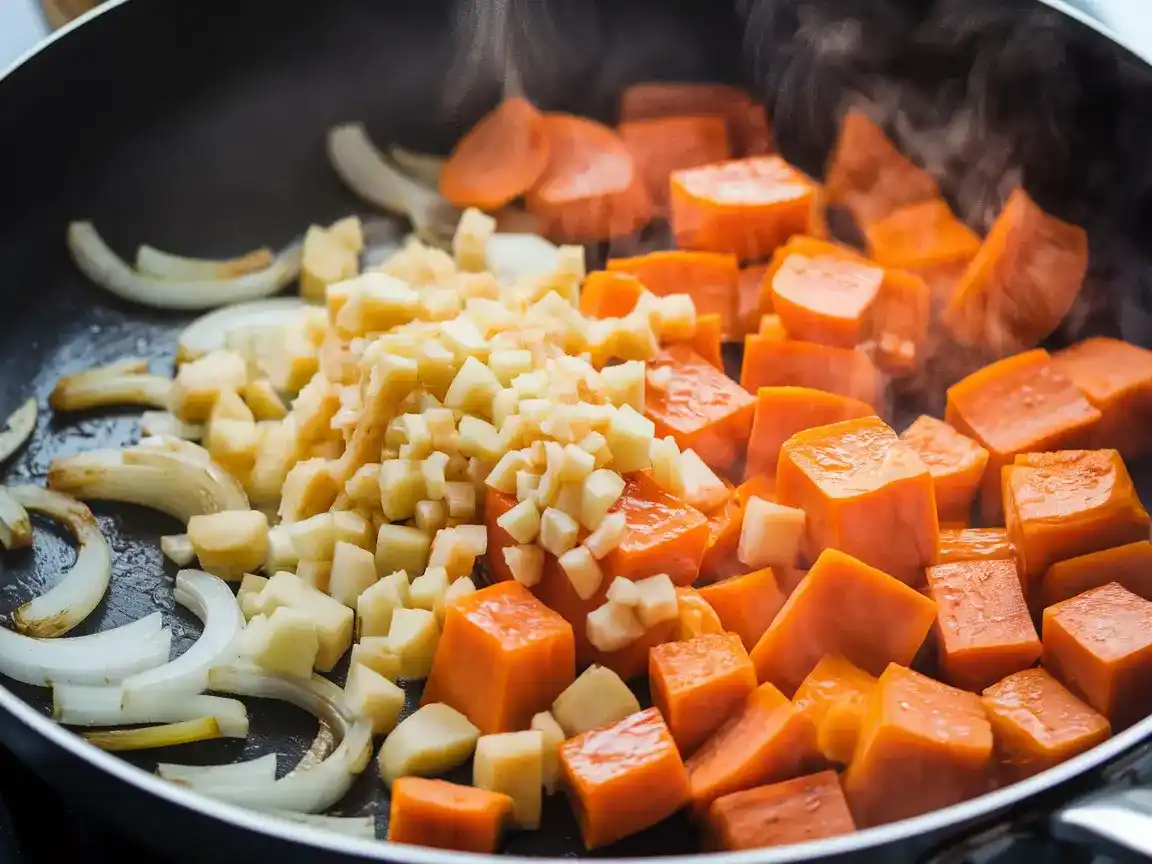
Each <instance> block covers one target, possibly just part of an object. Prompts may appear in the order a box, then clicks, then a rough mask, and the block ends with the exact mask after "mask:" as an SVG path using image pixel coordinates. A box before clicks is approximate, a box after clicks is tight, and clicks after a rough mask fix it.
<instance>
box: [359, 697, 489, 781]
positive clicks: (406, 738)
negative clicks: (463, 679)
mask: <svg viewBox="0 0 1152 864" xmlns="http://www.w3.org/2000/svg"><path fill="white" fill-rule="evenodd" d="M479 738H480V730H479V729H477V728H476V727H475V726H473V725H472V724H471V723H470V722H469V721H468V718H467V717H465V716H464V715H463V714H461V713H460V712H459V711H457V710H456V709H455V708H450V707H448V706H447V705H444V704H442V703H440V702H433V703H432V704H431V705H425V706H424V707H422V708H421V709H420V710H419V711H417V712H416V713H414V714H412V715H411V716H409V717H406V718H405V719H404V720H402V721H400V725H398V726H397V727H396V728H395V729H393V730H392V734H391V735H389V736H388V737H387V738H386V739H385V741H384V744H383V746H382V747H381V748H380V753H379V754H378V755H377V757H376V764H377V767H378V768H379V771H380V779H381V780H383V781H384V783H386V784H388V785H389V786H391V784H392V783H394V782H395V781H396V779H397V778H399V777H432V776H435V775H437V774H444V773H445V772H447V771H451V770H452V769H453V768H455V767H457V766H458V765H462V764H464V762H466V761H467V760H468V757H469V756H471V755H472V751H473V750H475V749H476V741H477V740H478V739H479Z"/></svg>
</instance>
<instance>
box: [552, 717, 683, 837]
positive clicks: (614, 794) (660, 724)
mask: <svg viewBox="0 0 1152 864" xmlns="http://www.w3.org/2000/svg"><path fill="white" fill-rule="evenodd" d="M560 765H561V770H562V771H563V775H564V780H565V785H566V787H567V789H568V795H569V797H570V799H571V801H572V809H573V810H575V811H576V819H577V821H578V822H579V824H580V835H581V837H583V839H584V845H585V846H586V847H587V848H588V849H595V848H596V847H598V846H606V845H607V844H609V843H614V842H615V841H617V840H620V839H622V838H624V837H627V836H629V835H630V834H635V833H636V832H637V831H643V830H644V829H645V828H649V827H651V826H652V825H655V824H656V823H657V822H660V821H662V820H664V819H666V818H667V817H669V816H671V815H672V814H673V813H675V812H676V811H677V810H679V809H680V808H681V807H683V806H684V805H685V804H687V803H688V800H689V799H688V774H687V772H686V771H685V770H684V762H683V761H682V760H681V758H680V753H679V752H678V751H677V750H676V743H675V742H674V741H673V740H672V735H671V733H670V732H669V731H668V727H667V726H666V725H665V724H664V720H663V718H661V716H660V712H659V711H657V710H656V709H655V708H649V709H647V710H645V711H640V712H638V713H636V714H632V715H631V716H628V717H625V718H624V719H623V720H620V721H619V722H617V723H612V724H610V725H608V726H601V727H600V728H599V729H593V730H592V731H591V732H585V733H584V734H583V735H578V736H576V737H575V738H571V739H569V740H568V741H565V742H564V743H563V744H562V745H561V747H560Z"/></svg>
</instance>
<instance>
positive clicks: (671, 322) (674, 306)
mask: <svg viewBox="0 0 1152 864" xmlns="http://www.w3.org/2000/svg"><path fill="white" fill-rule="evenodd" d="M655 319H656V321H655V324H656V331H657V333H658V334H659V336H660V338H661V339H663V340H664V341H666V342H673V341H676V340H685V339H691V338H692V337H693V336H694V335H696V304H695V303H694V302H692V295H691V294H665V295H664V296H663V297H659V298H657V307H656V315H655Z"/></svg>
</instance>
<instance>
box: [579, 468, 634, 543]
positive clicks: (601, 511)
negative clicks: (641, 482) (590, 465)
mask: <svg viewBox="0 0 1152 864" xmlns="http://www.w3.org/2000/svg"><path fill="white" fill-rule="evenodd" d="M623 493H624V478H623V477H621V476H620V475H619V474H617V473H616V472H615V471H609V470H608V469H607V468H597V469H596V470H595V471H593V472H592V473H591V474H589V475H588V478H587V479H586V480H585V481H584V487H583V491H582V493H581V497H580V522H581V523H582V524H583V525H584V527H585V528H587V529H588V530H589V531H595V530H596V529H597V528H599V527H600V523H601V522H603V521H604V517H605V516H607V515H608V511H609V510H611V509H612V507H613V506H614V505H615V504H616V502H617V501H619V500H620V496H621V495H622V494H623Z"/></svg>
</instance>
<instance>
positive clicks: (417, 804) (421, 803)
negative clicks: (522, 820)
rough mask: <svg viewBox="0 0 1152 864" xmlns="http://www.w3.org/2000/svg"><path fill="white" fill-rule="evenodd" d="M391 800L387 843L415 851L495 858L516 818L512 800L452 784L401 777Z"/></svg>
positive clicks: (393, 786)
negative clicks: (427, 849)
mask: <svg viewBox="0 0 1152 864" xmlns="http://www.w3.org/2000/svg"><path fill="white" fill-rule="evenodd" d="M391 798H392V803H391V811H390V815H389V819H388V840H389V841H390V842H392V843H409V844H411V845H413V846H431V847H433V848H435V849H452V850H454V851H457V852H478V853H482V854H491V853H493V852H495V851H496V849H497V847H498V846H499V845H500V838H501V836H502V835H503V833H504V828H505V826H506V824H507V822H508V820H509V818H510V817H511V815H512V799H511V798H509V797H508V796H507V795H503V794H501V793H499V792H489V791H488V790H486V789H474V788H472V787H471V786H460V785H457V784H456V783H449V782H448V781H447V780H426V779H424V778H422V777H401V778H400V779H399V780H397V781H396V782H395V783H393V784H392V793H391Z"/></svg>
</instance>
